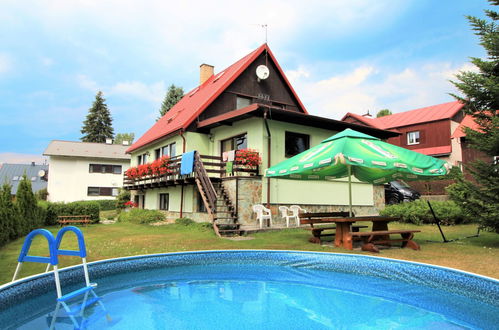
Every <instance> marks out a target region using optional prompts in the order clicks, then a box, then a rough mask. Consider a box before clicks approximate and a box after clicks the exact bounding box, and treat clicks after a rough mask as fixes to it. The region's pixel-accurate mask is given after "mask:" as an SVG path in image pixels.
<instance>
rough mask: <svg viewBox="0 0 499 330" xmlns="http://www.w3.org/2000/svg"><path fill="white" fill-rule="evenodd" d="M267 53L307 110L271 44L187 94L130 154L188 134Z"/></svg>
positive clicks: (132, 147) (133, 146) (255, 51)
mask: <svg viewBox="0 0 499 330" xmlns="http://www.w3.org/2000/svg"><path fill="white" fill-rule="evenodd" d="M265 50H267V52H268V54H269V56H270V58H271V59H272V60H273V61H274V63H275V65H276V67H277V69H278V71H279V73H280V74H281V75H282V77H283V79H284V80H285V82H286V83H287V85H288V86H289V88H290V90H291V92H292V93H293V95H294V96H295V98H296V100H297V102H298V103H299V105H300V107H301V108H302V109H303V111H304V112H305V113H307V114H308V112H307V110H306V109H305V107H304V106H303V104H302V103H301V101H300V99H299V98H298V95H297V94H296V92H295V91H294V89H293V87H292V86H291V84H290V83H289V81H288V80H287V78H286V76H285V75H284V71H282V69H281V67H280V66H279V63H277V61H276V59H275V57H274V55H273V54H272V52H271V51H270V48H269V47H268V45H267V44H263V45H262V46H260V47H258V48H257V49H256V50H254V51H252V52H251V53H249V54H248V55H246V56H245V57H243V58H242V59H240V60H239V61H237V62H236V63H234V64H232V65H231V66H229V67H228V68H226V69H225V70H223V71H221V72H219V73H218V74H216V75H213V76H212V77H210V78H209V79H208V80H207V81H205V82H204V83H203V84H201V85H200V86H198V87H196V88H194V89H193V90H192V91H190V92H189V93H187V94H186V95H185V96H184V97H183V98H182V99H181V100H180V101H179V102H178V103H177V104H176V105H175V106H174V107H173V108H171V109H170V111H168V112H167V113H166V114H165V115H164V116H163V117H161V119H159V120H158V121H157V122H156V123H155V124H154V125H153V126H152V127H151V128H150V129H149V130H148V131H147V132H146V133H144V135H142V136H141V137H140V138H139V139H138V140H137V141H136V142H135V143H134V144H133V145H132V146H131V147H130V148H128V150H127V151H126V152H127V153H130V152H132V151H134V150H137V149H139V148H141V147H143V146H145V145H147V144H149V143H151V142H153V141H156V140H158V139H160V138H162V137H165V136H166V135H168V134H171V133H174V132H176V131H179V130H185V129H186V128H187V127H188V126H189V125H190V124H191V123H192V122H193V121H194V120H195V119H196V118H197V117H198V116H199V115H200V114H201V113H202V112H203V111H204V110H205V109H206V108H207V107H208V106H209V105H210V104H211V103H212V102H213V101H214V100H215V99H216V98H217V97H218V96H219V95H220V94H221V93H222V92H223V91H224V90H225V89H226V88H227V87H228V86H229V85H230V84H231V83H232V82H233V81H234V80H236V79H237V77H239V75H240V74H241V73H242V72H243V71H244V70H245V69H246V68H247V67H248V66H249V65H250V64H251V63H252V62H253V61H254V60H255V59H256V58H257V57H258V56H259V55H260V54H261V53H262V52H263V51H265Z"/></svg>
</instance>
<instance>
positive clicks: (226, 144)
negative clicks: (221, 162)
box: [221, 133, 248, 152]
mask: <svg viewBox="0 0 499 330" xmlns="http://www.w3.org/2000/svg"><path fill="white" fill-rule="evenodd" d="M221 143H222V148H221V149H222V152H226V151H230V150H241V149H246V148H247V147H248V139H247V134H246V133H244V134H241V135H238V136H234V137H231V138H228V139H226V140H222V141H221Z"/></svg>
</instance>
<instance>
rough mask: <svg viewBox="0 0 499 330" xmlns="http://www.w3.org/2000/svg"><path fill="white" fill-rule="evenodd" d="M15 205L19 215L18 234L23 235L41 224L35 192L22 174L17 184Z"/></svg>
mask: <svg viewBox="0 0 499 330" xmlns="http://www.w3.org/2000/svg"><path fill="white" fill-rule="evenodd" d="M16 206H17V209H18V212H19V216H20V221H21V224H20V234H21V235H25V234H27V233H28V232H30V231H31V230H32V229H34V228H37V227H39V226H41V225H42V224H43V219H40V210H39V208H38V205H37V201H36V198H35V194H33V190H32V189H31V181H30V180H29V179H28V177H27V176H26V174H25V175H23V178H22V180H21V181H20V182H19V185H18V186H17V193H16Z"/></svg>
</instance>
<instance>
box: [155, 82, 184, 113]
mask: <svg viewBox="0 0 499 330" xmlns="http://www.w3.org/2000/svg"><path fill="white" fill-rule="evenodd" d="M182 97H184V89H183V88H182V87H177V86H175V85H174V84H171V85H170V87H168V91H167V92H166V95H165V98H164V100H163V103H162V104H161V109H159V114H160V116H159V118H161V117H163V116H164V115H165V114H166V113H167V112H168V111H170V109H171V108H173V106H174V105H175V104H177V102H178V101H180V99H181V98H182ZM159 118H158V119H159Z"/></svg>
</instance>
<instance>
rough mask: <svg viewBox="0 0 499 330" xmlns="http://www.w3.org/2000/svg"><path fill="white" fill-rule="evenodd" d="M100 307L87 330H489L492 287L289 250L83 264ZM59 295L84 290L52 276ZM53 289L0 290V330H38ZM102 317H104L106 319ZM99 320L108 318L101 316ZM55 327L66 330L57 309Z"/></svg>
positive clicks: (494, 310)
mask: <svg viewBox="0 0 499 330" xmlns="http://www.w3.org/2000/svg"><path fill="white" fill-rule="evenodd" d="M89 270H90V278H91V280H92V282H96V283H98V286H97V288H96V289H95V292H96V293H97V295H98V296H100V297H101V298H102V300H101V301H102V306H104V308H105V310H106V311H105V312H104V311H103V310H102V308H101V307H102V306H101V305H99V304H95V305H92V306H90V307H88V308H86V309H85V310H84V311H83V313H82V315H78V322H82V323H80V324H84V327H87V328H88V329H102V328H110V329H138V328H140V329H199V328H202V329H210V328H212V329H233V328H237V329H255V328H258V329H260V328H264V329H283V328H286V329H327V328H363V329H370V328H377V329H378V328H379V329H386V328H390V329H396V328H409V329H421V328H425V329H428V328H430V329H437V328H438V329H462V328H481V329H493V328H497V327H498V324H499V281H497V280H495V279H491V278H487V277H481V276H477V275H473V274H469V273H465V272H460V271H456V270H452V269H447V268H442V267H435V266H430V265H425V264H419V263H411V262H405V261H399V260H393V259H384V258H379V257H370V256H359V255H352V254H333V253H314V252H296V251H261V250H258V251H254V250H245V251H203V252H186V253H170V254H159V255H148V256H139V257H129V258H120V259H112V260H106V261H99V262H94V263H90V264H89ZM60 275H61V283H62V290H63V293H65V292H70V291H72V290H75V289H78V288H79V287H81V286H84V280H83V272H82V269H81V267H69V268H66V269H63V270H61V271H60ZM55 307H56V292H55V285H54V280H53V274H51V273H47V274H42V275H37V276H33V277H30V278H27V279H23V280H19V281H17V282H15V283H12V284H8V285H4V286H2V287H0V328H1V329H16V328H19V329H44V328H48V327H49V325H50V324H51V320H52V319H53V316H54V310H55ZM106 313H107V315H106ZM106 316H107V317H106ZM54 322H55V323H54V325H55V329H73V328H74V325H73V323H72V322H71V320H69V318H68V317H66V315H64V313H62V312H58V313H57V315H56V318H55V321H54Z"/></svg>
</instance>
